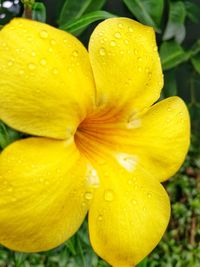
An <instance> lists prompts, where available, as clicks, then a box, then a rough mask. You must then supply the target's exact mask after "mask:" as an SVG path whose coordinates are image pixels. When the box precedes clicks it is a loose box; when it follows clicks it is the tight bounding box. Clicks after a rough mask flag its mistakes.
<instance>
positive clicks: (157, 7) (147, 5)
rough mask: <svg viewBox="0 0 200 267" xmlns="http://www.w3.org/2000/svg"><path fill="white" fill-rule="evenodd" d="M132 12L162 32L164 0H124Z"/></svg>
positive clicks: (141, 20) (143, 21) (140, 19)
mask: <svg viewBox="0 0 200 267" xmlns="http://www.w3.org/2000/svg"><path fill="white" fill-rule="evenodd" d="M123 1H124V3H125V5H126V6H127V7H128V9H129V10H130V12H131V13H132V14H133V15H134V16H135V17H136V18H137V19H138V20H139V21H140V22H142V23H144V24H147V25H149V26H152V27H154V29H155V30H156V31H157V32H160V31H161V30H160V27H159V26H160V22H161V18H162V13H163V7H164V1H163V0H123Z"/></svg>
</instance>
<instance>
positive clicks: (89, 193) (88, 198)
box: [85, 192, 93, 200]
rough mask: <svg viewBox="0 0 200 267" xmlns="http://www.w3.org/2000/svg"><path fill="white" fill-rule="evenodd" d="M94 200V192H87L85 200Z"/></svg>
mask: <svg viewBox="0 0 200 267" xmlns="http://www.w3.org/2000/svg"><path fill="white" fill-rule="evenodd" d="M92 198H93V195H92V192H86V193H85V199H87V200H91V199H92Z"/></svg>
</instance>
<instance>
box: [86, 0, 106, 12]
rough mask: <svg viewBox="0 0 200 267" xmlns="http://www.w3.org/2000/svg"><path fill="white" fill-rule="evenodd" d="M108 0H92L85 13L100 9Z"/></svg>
mask: <svg viewBox="0 0 200 267" xmlns="http://www.w3.org/2000/svg"><path fill="white" fill-rule="evenodd" d="M106 1H107V0H92V1H91V3H90V5H89V6H88V8H87V9H86V10H85V12H84V13H90V12H92V11H98V10H100V9H102V7H103V6H104V5H105V3H106Z"/></svg>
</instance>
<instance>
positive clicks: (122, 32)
mask: <svg viewBox="0 0 200 267" xmlns="http://www.w3.org/2000/svg"><path fill="white" fill-rule="evenodd" d="M89 54H90V60H91V64H92V69H93V72H94V77H95V82H96V86H97V96H98V103H97V104H98V105H100V106H102V107H105V106H106V107H107V106H108V108H110V107H112V108H116V109H117V111H118V112H119V111H122V110H124V109H125V110H126V112H127V113H128V112H132V113H135V112H138V111H139V110H142V109H144V108H147V107H148V106H150V105H151V104H153V103H154V102H155V101H156V100H157V99H158V98H159V95H160V91H161V88H162V86H163V78H162V70H161V65H160V59H159V55H158V52H157V46H156V40H155V33H154V31H153V29H152V28H150V27H147V26H144V25H142V24H140V23H138V22H136V21H133V20H131V19H127V18H114V19H108V20H105V21H104V22H102V23H100V24H99V25H98V26H97V27H96V29H95V30H94V32H93V34H92V36H91V38H90V43H89Z"/></svg>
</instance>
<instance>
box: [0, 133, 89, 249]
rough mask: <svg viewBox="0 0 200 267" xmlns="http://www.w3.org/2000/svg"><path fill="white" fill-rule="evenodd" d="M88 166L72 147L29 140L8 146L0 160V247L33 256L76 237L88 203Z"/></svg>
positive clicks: (70, 143) (59, 142) (51, 141)
mask: <svg viewBox="0 0 200 267" xmlns="http://www.w3.org/2000/svg"><path fill="white" fill-rule="evenodd" d="M86 164H87V162H86V160H85V159H84V158H83V157H82V156H80V153H79V152H78V150H77V149H76V147H75V145H74V143H73V142H68V143H67V142H63V141H53V140H50V139H43V138H28V139H26V140H20V141H17V142H15V143H13V144H12V145H10V146H8V147H7V148H6V149H5V150H4V151H3V152H2V154H1V156H0V243H1V244H3V245H4V246H6V247H9V248H10V249H13V250H17V251H23V252H35V251H43V250H48V249H51V248H53V247H56V246H58V245H60V244H61V243H63V242H64V241H65V240H66V239H68V238H69V237H70V236H71V235H73V234H74V232H75V231H77V229H78V228H79V226H80V225H81V223H82V221H83V219H84V217H85V215H86V213H87V210H88V205H89V201H90V200H89V198H88V199H86V198H85V197H84V194H85V192H87V191H86V190H90V189H88V185H87V182H86V176H85V175H86V167H87V166H86ZM91 193H92V192H91ZM87 194H89V193H87Z"/></svg>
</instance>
